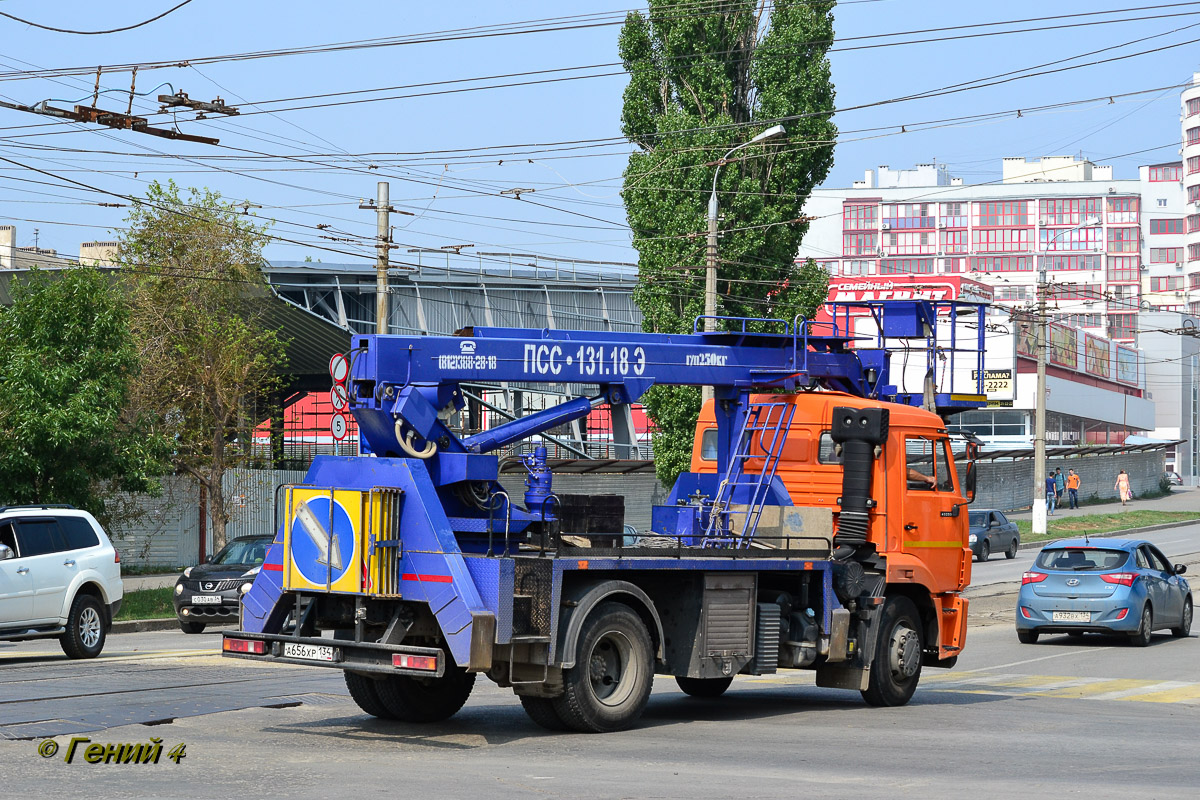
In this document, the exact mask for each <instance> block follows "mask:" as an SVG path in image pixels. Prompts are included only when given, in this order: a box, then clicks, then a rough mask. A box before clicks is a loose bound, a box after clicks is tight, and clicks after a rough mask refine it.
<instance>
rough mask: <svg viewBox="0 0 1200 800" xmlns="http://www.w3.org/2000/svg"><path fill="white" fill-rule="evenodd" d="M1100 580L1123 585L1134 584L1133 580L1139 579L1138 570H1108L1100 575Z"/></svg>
mask: <svg viewBox="0 0 1200 800" xmlns="http://www.w3.org/2000/svg"><path fill="white" fill-rule="evenodd" d="M1100 580H1102V581H1104V582H1105V583H1116V584H1119V585H1121V586H1133V582H1134V581H1135V580H1137V573H1136V572H1106V573H1104V574H1103V575H1101V576H1100Z"/></svg>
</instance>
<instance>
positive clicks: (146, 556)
mask: <svg viewBox="0 0 1200 800" xmlns="http://www.w3.org/2000/svg"><path fill="white" fill-rule="evenodd" d="M303 480H304V472H302V471H299V470H252V469H231V470H229V471H228V472H227V473H225V479H224V481H223V482H222V485H223V488H224V490H225V494H226V496H227V497H228V498H229V499H230V503H231V505H232V517H231V519H230V520H229V524H228V525H226V527H225V536H226V538H227V539H233V538H235V537H237V536H248V535H250V534H252V533H270V532H271V531H272V525H273V520H274V517H275V489H276V487H278V486H280V485H282V484H285V483H300V482H301V481H303ZM121 499H122V502H123V503H124V504H125V506H126V508H127V509H128V513H123V514H121V516H122V517H124V518H125V521H124V522H119V523H116V524H114V525H111V526H110V527H109V535H110V536H111V538H112V540H113V545H114V546H115V547H116V548H117V551H118V552H119V553H120V554H121V560H122V562H124V563H128V564H134V565H137V566H163V567H183V566H188V565H190V564H195V563H196V562H197V561H198V560H199V556H200V491H199V489H198V488H197V487H196V484H195V482H193V481H192V479H191V478H188V477H186V476H183V475H172V476H169V477H167V478H165V479H164V480H163V494H162V496H161V497H149V496H148V495H127V496H125V497H123V498H121ZM205 530H206V532H207V538H206V541H205V548H204V551H205V553H207V554H209V555H212V553H213V552H214V549H213V544H212V523H211V521H210V522H209V524H208V525H206V526H205Z"/></svg>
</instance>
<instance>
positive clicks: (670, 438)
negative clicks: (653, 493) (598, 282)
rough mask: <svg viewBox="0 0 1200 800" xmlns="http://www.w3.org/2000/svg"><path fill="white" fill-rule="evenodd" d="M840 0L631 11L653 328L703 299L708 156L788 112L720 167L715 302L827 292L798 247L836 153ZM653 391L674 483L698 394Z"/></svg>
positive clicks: (810, 302)
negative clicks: (811, 199)
mask: <svg viewBox="0 0 1200 800" xmlns="http://www.w3.org/2000/svg"><path fill="white" fill-rule="evenodd" d="M833 5H834V3H833V2H823V0H773V2H772V3H770V4H767V3H765V2H763V3H759V2H754V1H753V0H711V2H700V3H692V4H690V5H689V6H688V13H686V14H682V13H680V11H679V5H678V3H677V2H675V0H650V3H649V13H648V15H643V14H641V13H640V12H632V13H630V14H629V15H628V16H627V17H626V21H625V25H624V27H623V28H622V30H621V36H620V43H619V46H620V55H621V59H622V61H623V62H624V65H625V69H626V71H627V72H628V73H629V76H630V80H629V85H628V86H627V87H626V89H625V96H624V106H623V108H622V114H621V123H622V129H623V131H624V133H625V136H626V137H628V138H629V140H630V141H631V142H632V143H633V144H634V145H635V146H636V148H637V149H636V151H635V152H634V153H633V154H631V155H630V157H629V165H628V167H627V168H626V170H625V181H624V186H623V189H622V192H621V196H622V198H623V199H624V201H625V210H626V214H627V216H628V219H629V225H630V227H631V228H632V230H633V234H634V242H633V243H634V247H636V248H637V250H638V272H639V278H640V280H639V285H638V288H637V290H636V292H635V299H636V301H637V303H638V305H639V306H640V308H641V309H642V314H643V316H644V322H643V327H644V329H645V330H647V331H657V332H664V333H679V332H684V331H690V330H691V328H692V323H693V320H694V319H695V317H696V316H697V315H699V314H700V313H702V312H703V309H704V263H705V262H704V258H705V232H706V225H707V223H706V220H707V207H708V197H709V193H710V192H711V189H712V180H713V170H714V169H716V167H717V163H718V160H719V159H721V157H722V156H724V154H725V153H726V152H727V151H729V150H730V149H732V148H733V147H735V146H737V145H739V144H742V143H743V142H746V141H749V140H750V139H751V138H753V137H754V136H755V135H756V134H758V133H761V132H762V131H763V130H765V129H766V128H767V127H770V126H771V125H774V124H777V123H779V122H782V123H783V124H784V125H785V126H786V128H787V134H786V136H785V137H783V138H779V139H771V140H768V141H767V142H765V143H762V144H759V145H755V146H753V147H748V148H746V149H744V150H741V151H739V153H738V154H737V155H736V156H735V157H734V158H732V159H731V160H730V162H729V163H728V164H725V165H723V166H722V168H721V171H720V180H719V183H718V184H717V193H718V198H719V200H720V209H721V216H722V221H721V223H720V224H721V230H722V238H721V240H720V249H719V254H720V261H719V262H718V273H717V274H718V281H717V291H718V300H719V303H718V313H720V314H727V315H731V316H745V317H775V318H780V319H785V320H789V321H790V320H792V319H793V318H794V317H795V316H796V315H797V314H799V315H802V316H804V317H810V316H812V314H813V313H814V312H815V311H816V309H817V307H818V306H819V305H820V304H821V303H822V302H824V300H825V297H826V293H827V291H828V275H827V274H826V273H825V272H824V270H822V269H821V268H820V267H819V266H818V265H817V264H815V263H814V262H812V261H811V260H809V261H807V262H806V263H804V264H799V265H797V264H796V263H795V258H796V253H797V251H798V248H799V245H800V241H801V239H802V238H803V236H804V234H805V232H806V231H807V229H808V224H807V222H805V221H803V219H802V214H801V209H802V207H803V205H804V201H805V200H806V199H807V198H808V195H809V193H810V192H811V191H812V189H813V187H814V186H816V185H817V184H819V183H820V182H821V181H822V180H824V178H825V175H826V173H827V172H828V171H829V168H830V166H831V165H832V164H833V144H834V140H835V138H836V135H837V129H836V127H835V126H834V124H833V122H832V121H831V119H830V117H831V115H832V111H833V97H834V96H833V85H832V83H831V82H830V76H829V60H828V58H827V57H826V51H827V50H828V48H829V45H830V43H831V42H832V40H833V13H832V9H833ZM768 9H769V10H768ZM644 402H645V405H646V410H647V412H648V413H649V415H650V417H651V418H652V419H653V420H654V422H655V427H656V433H655V435H654V456H655V470H656V472H657V474H658V477H659V479H660V480H662V481H663V482H664V483H667V484H670V483H673V482H674V480H675V478H676V477H678V475H679V473H680V472H681V471H683V470H685V469H687V464H688V461H689V459H690V451H691V443H692V438H693V436H694V434H695V428H696V418H697V416H698V414H699V409H700V393H699V391H698V390H695V389H686V388H679V387H661V386H656V387H653V388H652V389H651V391H650V392H648V393H647V395H646V397H645V399H644Z"/></svg>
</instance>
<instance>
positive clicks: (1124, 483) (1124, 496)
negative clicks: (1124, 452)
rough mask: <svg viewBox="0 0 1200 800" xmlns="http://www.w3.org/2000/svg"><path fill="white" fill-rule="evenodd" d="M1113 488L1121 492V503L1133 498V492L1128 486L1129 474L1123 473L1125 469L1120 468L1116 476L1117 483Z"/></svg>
mask: <svg viewBox="0 0 1200 800" xmlns="http://www.w3.org/2000/svg"><path fill="white" fill-rule="evenodd" d="M1113 489H1114V490H1116V491H1117V492H1119V493H1120V494H1121V505H1125V504H1126V503H1128V502H1129V501H1130V500H1132V499H1133V492H1132V491H1131V490H1130V488H1129V476H1128V475H1126V474H1125V470H1121V474H1120V475H1118V476H1117V485H1116V486H1114V487H1113Z"/></svg>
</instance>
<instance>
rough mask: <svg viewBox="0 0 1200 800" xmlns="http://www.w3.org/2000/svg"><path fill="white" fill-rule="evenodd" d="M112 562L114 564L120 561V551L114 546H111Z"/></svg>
mask: <svg viewBox="0 0 1200 800" xmlns="http://www.w3.org/2000/svg"><path fill="white" fill-rule="evenodd" d="M113 563H114V564H120V563H121V551H120V550H118V549H116V548H115V547H114V548H113Z"/></svg>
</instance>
